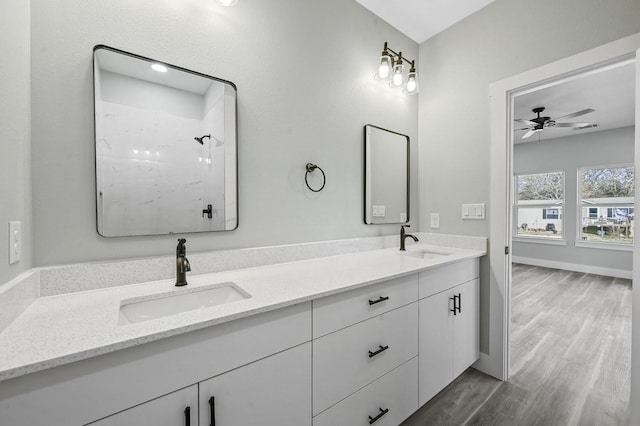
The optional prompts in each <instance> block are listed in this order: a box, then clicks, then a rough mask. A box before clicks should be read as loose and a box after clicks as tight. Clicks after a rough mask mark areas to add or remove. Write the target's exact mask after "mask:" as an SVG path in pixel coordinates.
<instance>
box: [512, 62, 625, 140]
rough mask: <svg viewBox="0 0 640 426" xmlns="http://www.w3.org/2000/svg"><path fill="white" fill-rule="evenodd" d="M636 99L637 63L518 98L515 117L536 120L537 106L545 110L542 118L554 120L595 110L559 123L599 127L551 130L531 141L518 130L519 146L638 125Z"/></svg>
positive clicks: (516, 99)
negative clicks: (580, 123)
mask: <svg viewBox="0 0 640 426" xmlns="http://www.w3.org/2000/svg"><path fill="white" fill-rule="evenodd" d="M634 100H635V63H633V62H631V63H626V64H625V65H620V66H616V67H615V68H610V69H606V70H603V71H600V72H597V73H593V74H591V75H586V76H580V77H576V78H573V79H571V80H569V81H567V82H565V83H562V84H558V85H555V86H551V87H547V88H544V89H541V90H537V91H535V92H532V93H528V94H525V95H520V96H517V97H516V98H515V104H514V118H522V119H525V120H530V119H531V118H534V117H536V114H534V113H533V112H531V110H532V109H533V108H535V107H545V110H544V112H543V113H541V116H544V117H551V118H552V119H554V118H556V117H561V116H564V115H567V114H571V113H573V112H576V111H581V110H584V109H587V108H591V109H594V110H595V111H594V112H591V113H588V114H585V115H581V116H579V117H575V118H570V119H561V120H558V122H565V123H572V122H589V123H594V124H597V125H598V126H597V127H595V128H587V129H582V130H573V129H572V128H566V127H564V128H559V127H555V128H554V127H549V128H546V129H544V130H543V131H542V132H540V133H536V134H534V135H533V136H531V137H529V138H527V139H521V138H522V136H523V135H524V134H525V133H526V130H516V132H515V139H514V141H515V143H523V142H536V141H538V140H545V139H554V138H559V137H565V136H574V135H577V134H583V133H590V132H598V131H602V130H608V129H615V128H618V127H627V126H633V125H634V123H635V105H634ZM514 124H515V126H514V128H516V129H521V128H524V127H526V125H523V124H522V123H518V122H515V123H514ZM538 137H539V138H540V139H538Z"/></svg>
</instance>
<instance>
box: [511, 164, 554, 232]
mask: <svg viewBox="0 0 640 426" xmlns="http://www.w3.org/2000/svg"><path fill="white" fill-rule="evenodd" d="M516 180H517V184H516V191H517V194H516V199H517V221H516V225H517V226H518V229H517V236H519V237H531V238H542V239H561V238H562V236H563V232H562V228H563V219H562V211H563V206H564V172H549V173H537V174H528V175H517V176H516Z"/></svg>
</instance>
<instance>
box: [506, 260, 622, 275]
mask: <svg viewBox="0 0 640 426" xmlns="http://www.w3.org/2000/svg"><path fill="white" fill-rule="evenodd" d="M511 260H512V261H513V262H514V263H523V264H525V265H533V266H542V267H544V268H553V269H563V270H566V271H574V272H583V273H586V274H595V275H605V276H607V277H616V278H626V279H631V276H632V271H627V270H624V269H613V268H604V267H601V266H592V265H581V264H579V263H568V262H558V261H556V260H547V259H537V258H534V257H521V256H513V257H512V258H511Z"/></svg>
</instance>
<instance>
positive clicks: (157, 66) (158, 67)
mask: <svg viewBox="0 0 640 426" xmlns="http://www.w3.org/2000/svg"><path fill="white" fill-rule="evenodd" d="M151 69H153V70H154V71H158V72H167V67H165V66H164V65H160V64H152V65H151Z"/></svg>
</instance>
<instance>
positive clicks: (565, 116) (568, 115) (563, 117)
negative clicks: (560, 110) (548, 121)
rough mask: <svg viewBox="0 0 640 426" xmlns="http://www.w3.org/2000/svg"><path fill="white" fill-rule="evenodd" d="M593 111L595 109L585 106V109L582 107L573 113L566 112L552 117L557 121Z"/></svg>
mask: <svg viewBox="0 0 640 426" xmlns="http://www.w3.org/2000/svg"><path fill="white" fill-rule="evenodd" d="M594 111H595V109H591V108H587V109H583V110H582V111H577V112H574V113H573V114H567V115H563V116H562V117H557V118H554V120H555V121H558V120H562V119H566V118H574V117H579V116H581V115H585V114H589V113H590V112H594Z"/></svg>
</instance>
